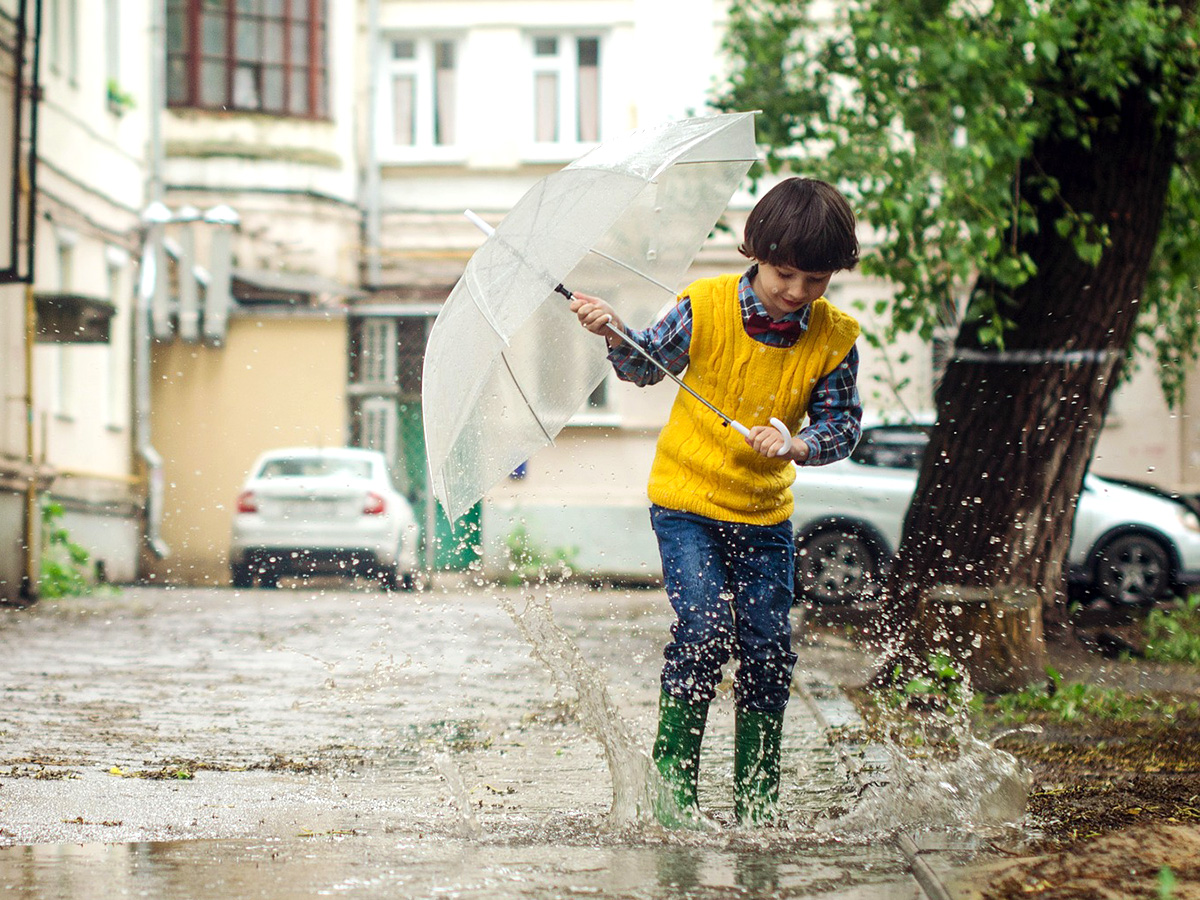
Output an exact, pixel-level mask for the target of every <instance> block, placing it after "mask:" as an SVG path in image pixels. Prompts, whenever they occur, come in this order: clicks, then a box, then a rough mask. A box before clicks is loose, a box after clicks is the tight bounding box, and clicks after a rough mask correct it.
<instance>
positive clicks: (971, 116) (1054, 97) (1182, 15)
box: [715, 0, 1200, 399]
mask: <svg viewBox="0 0 1200 900" xmlns="http://www.w3.org/2000/svg"><path fill="white" fill-rule="evenodd" d="M1191 6H1192V5H1191V4H1188V6H1187V12H1185V11H1184V7H1183V5H1181V4H1176V3H1171V2H1162V0H990V2H986V3H973V2H969V0H958V2H949V0H857V2H847V3H838V4H836V9H837V10H838V14H837V17H836V18H835V19H834V21H832V22H828V21H816V20H815V19H814V18H813V17H812V14H813V12H814V11H815V10H816V9H817V8H818V7H817V6H815V5H811V6H810V4H809V3H803V2H802V3H797V2H795V0H734V2H733V4H732V7H731V23H730V28H729V30H728V33H727V39H726V50H727V51H728V53H729V54H730V55H731V56H732V58H733V71H732V74H731V76H730V79H729V82H728V83H727V85H725V86H724V87H723V88H722V89H721V90H720V91H719V93H718V96H717V97H716V98H715V102H716V105H717V106H718V107H720V108H724V109H760V110H762V111H763V112H762V115H761V116H760V117H759V120H758V131H759V137H760V140H761V141H762V142H763V143H764V144H765V145H766V146H767V148H768V151H767V160H766V165H767V167H768V168H769V169H771V170H772V171H779V170H784V169H790V170H792V171H797V172H803V173H804V174H811V175H815V176H818V177H823V178H826V179H829V180H831V181H834V182H836V183H838V184H839V185H840V186H841V187H842V188H843V190H844V191H845V192H846V193H847V195H848V196H849V197H850V198H851V201H852V202H853V204H854V206H855V208H856V209H857V210H858V213H859V215H860V218H861V219H862V220H863V221H864V222H865V223H866V224H868V225H869V226H871V227H872V229H873V231H874V233H875V235H876V236H877V237H878V242H877V243H873V247H872V250H871V252H870V254H869V255H866V256H865V257H864V259H863V263H862V267H863V270H864V272H866V273H868V274H876V275H880V276H883V277H885V278H887V279H888V280H889V281H890V282H891V283H892V284H894V285H895V286H896V296H895V299H894V302H893V303H892V304H891V314H892V319H891V322H890V324H889V325H888V326H887V331H886V333H885V334H883V335H882V336H881V340H882V341H883V342H884V343H890V342H891V338H892V337H894V336H895V335H896V334H898V333H902V332H905V333H906V332H915V333H917V334H919V335H921V336H922V337H924V338H926V339H928V338H929V337H930V336H931V335H932V334H933V332H934V330H935V329H937V328H938V327H939V326H945V325H948V324H955V323H957V322H958V321H960V320H961V321H964V322H965V323H966V324H967V325H968V326H969V327H971V328H972V329H973V331H974V333H975V335H976V337H977V339H978V341H979V343H980V344H981V345H992V346H1003V342H1004V338H1005V335H1006V334H1007V333H1008V332H1009V331H1010V329H1011V328H1012V292H1013V291H1014V290H1015V289H1016V288H1018V287H1020V286H1021V285H1022V284H1024V283H1025V282H1026V281H1028V280H1029V279H1031V278H1033V277H1035V276H1036V274H1037V272H1036V267H1035V265H1034V262H1033V260H1032V259H1031V258H1030V257H1029V256H1028V255H1027V254H1026V253H1024V252H1023V251H1022V249H1021V247H1022V244H1021V241H1020V238H1022V237H1027V236H1030V235H1033V234H1036V233H1037V231H1038V229H1039V228H1040V227H1043V226H1052V227H1053V228H1054V229H1055V231H1056V232H1057V234H1058V235H1059V236H1061V237H1062V238H1063V239H1065V240H1067V241H1068V242H1069V243H1070V245H1071V246H1072V247H1074V249H1075V252H1076V254H1077V255H1078V256H1079V258H1080V259H1081V260H1083V261H1085V262H1086V263H1088V264H1090V265H1095V264H1096V263H1097V262H1098V261H1099V259H1100V256H1101V255H1102V253H1103V252H1104V249H1105V247H1106V246H1107V244H1108V234H1107V229H1106V227H1105V224H1104V223H1103V222H1100V221H1097V220H1096V218H1095V217H1094V216H1092V215H1090V214H1089V213H1088V212H1087V211H1082V210H1078V209H1075V208H1073V207H1072V206H1071V204H1070V203H1069V202H1067V200H1066V199H1065V198H1064V197H1063V196H1062V195H1061V193H1060V191H1059V186H1058V184H1057V183H1056V182H1055V180H1054V179H1053V178H1051V177H1049V176H1047V175H1046V174H1045V173H1044V172H1041V171H1040V170H1039V169H1038V167H1037V164H1036V153H1035V152H1034V150H1035V148H1036V146H1037V144H1038V142H1039V141H1041V140H1044V139H1047V138H1049V137H1053V138H1055V139H1057V140H1064V139H1065V140H1070V141H1073V142H1076V143H1077V144H1078V145H1080V146H1081V147H1083V148H1087V147H1090V146H1091V143H1092V140H1093V138H1094V136H1096V135H1098V134H1100V133H1102V132H1103V130H1104V129H1108V128H1110V127H1111V126H1112V123H1113V121H1114V112H1115V105H1116V103H1117V102H1118V101H1119V100H1120V98H1121V96H1122V92H1123V91H1126V90H1127V89H1129V88H1130V87H1131V86H1139V87H1143V88H1144V89H1145V90H1144V93H1145V94H1146V95H1147V96H1148V98H1149V100H1150V102H1151V103H1152V104H1154V107H1155V113H1156V115H1157V117H1158V120H1159V122H1160V123H1168V124H1169V125H1170V126H1171V127H1174V128H1176V129H1177V130H1178V131H1179V133H1180V142H1179V158H1180V164H1179V165H1178V166H1177V168H1176V171H1175V177H1174V181H1173V185H1172V189H1171V193H1170V198H1169V207H1168V209H1167V211H1166V213H1165V217H1164V226H1165V227H1164V228H1163V231H1162V235H1161V238H1160V241H1159V252H1158V255H1157V260H1156V262H1155V268H1154V270H1153V277H1152V280H1151V285H1150V289H1149V290H1148V291H1147V294H1146V296H1145V297H1143V298H1142V301H1141V307H1140V308H1141V313H1140V319H1139V328H1140V331H1141V333H1142V334H1143V335H1146V336H1150V337H1152V338H1153V340H1154V341H1155V343H1156V346H1157V348H1158V356H1159V363H1160V365H1161V367H1162V371H1163V383H1164V387H1165V388H1166V389H1167V390H1168V392H1169V393H1170V396H1171V397H1172V398H1173V399H1178V397H1179V396H1180V393H1179V392H1180V390H1181V388H1182V371H1183V369H1182V366H1183V364H1185V363H1186V362H1187V361H1188V360H1191V359H1194V358H1195V354H1196V347H1197V343H1198V341H1200V324H1198V323H1200V292H1197V291H1196V290H1195V285H1196V284H1197V283H1198V282H1200V230H1198V229H1196V228H1195V227H1194V223H1195V222H1196V221H1197V220H1198V219H1200V191H1198V190H1197V185H1196V182H1195V180H1194V179H1193V178H1192V176H1191V175H1190V174H1189V168H1188V162H1189V160H1191V159H1194V158H1195V157H1196V151H1200V129H1197V128H1196V125H1197V122H1198V121H1200V84H1198V81H1197V79H1196V77H1195V76H1196V73H1197V58H1198V54H1197V47H1198V46H1200V40H1198V38H1200V27H1198V25H1197V21H1196V17H1195V16H1194V15H1193V14H1192V8H1191ZM1039 223H1041V224H1039ZM976 279H978V281H976ZM972 283H977V284H981V285H985V286H986V288H985V289H984V290H981V291H976V292H974V293H973V294H972V295H971V296H970V297H969V298H968V299H969V309H968V310H966V311H964V310H962V309H961V307H962V305H963V300H964V295H965V294H966V293H967V288H968V285H970V284H972Z"/></svg>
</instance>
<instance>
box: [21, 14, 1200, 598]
mask: <svg viewBox="0 0 1200 900" xmlns="http://www.w3.org/2000/svg"><path fill="white" fill-rule="evenodd" d="M39 8H40V15H41V22H42V48H41V50H42V53H41V69H42V71H41V78H40V82H39V84H40V90H38V91H37V92H36V96H37V98H39V99H40V106H39V118H38V125H39V128H38V132H39V133H38V154H37V157H38V166H37V172H36V174H37V193H36V200H37V211H38V214H37V217H36V220H35V221H33V222H32V224H31V226H30V227H29V228H26V229H25V232H28V233H29V234H32V236H33V239H34V248H35V252H34V254H33V256H32V261H33V266H32V279H33V292H32V297H30V298H28V299H29V300H31V301H32V303H33V305H34V308H35V313H34V317H33V319H32V320H31V319H30V317H29V316H27V315H26V312H25V309H26V300H27V297H26V292H25V291H24V288H23V286H22V284H21V283H20V282H19V280H14V278H15V275H14V277H10V278H9V279H7V281H8V283H3V282H2V281H0V352H2V359H0V394H2V395H3V397H4V398H5V405H4V406H3V408H2V409H0V537H3V538H4V540H3V542H0V594H2V595H3V598H4V599H11V598H13V597H14V596H15V595H16V593H17V592H18V590H19V587H20V585H21V581H22V578H23V575H24V573H25V572H26V569H27V565H26V563H27V561H28V560H27V558H26V557H27V555H26V554H25V551H24V550H23V547H24V546H25V544H26V543H27V541H26V539H25V533H26V531H27V530H28V529H27V523H26V519H27V518H28V517H27V515H26V512H25V510H26V508H27V507H28V498H29V497H30V496H31V491H30V487H31V486H32V487H33V492H32V493H33V494H36V495H37V496H38V497H47V496H49V497H51V498H53V499H55V500H57V501H58V502H59V503H60V504H61V505H62V507H63V509H64V513H63V517H64V518H63V524H64V525H66V526H67V528H68V529H69V530H70V532H71V533H72V536H73V538H74V539H75V540H77V541H78V542H79V543H81V544H83V545H84V546H85V547H86V548H87V549H88V550H89V551H90V553H91V554H92V560H93V563H92V564H93V567H95V566H96V565H97V564H99V567H100V568H101V569H102V574H103V575H104V576H105V577H108V578H111V579H113V580H121V581H124V580H131V579H133V578H136V577H146V578H153V579H154V580H160V581H170V582H173V581H178V582H189V583H192V582H195V583H220V582H223V581H224V580H225V579H226V577H227V575H228V571H227V553H228V537H229V524H230V521H229V520H230V516H231V514H232V513H231V509H230V505H231V503H232V500H233V498H234V497H235V496H236V492H237V489H238V486H239V485H240V482H241V480H242V478H243V477H244V475H245V470H246V468H247V467H248V466H249V465H250V463H251V461H252V460H253V458H254V457H255V456H256V455H257V454H258V453H259V452H261V451H262V450H265V449H269V448H270V447H273V446H283V445H285V444H286V445H293V444H298V443H339V444H340V443H351V444H359V445H363V446H368V447H374V448H378V449H381V450H383V451H384V452H385V453H386V454H387V455H388V457H389V458H390V459H391V461H392V466H393V474H394V477H395V480H396V482H397V484H398V486H399V487H400V488H401V489H402V490H403V491H404V492H405V493H406V494H408V495H409V496H410V498H412V500H413V501H414V505H415V506H416V508H417V511H418V516H419V518H420V519H421V520H422V522H424V523H425V525H426V528H425V531H426V535H427V538H429V539H430V540H429V548H428V553H427V561H428V563H429V564H430V565H434V566H439V567H442V566H447V567H464V566H469V565H479V566H481V567H482V568H483V569H484V570H485V571H487V572H488V573H489V574H493V575H498V576H502V575H505V574H506V573H507V572H508V567H509V565H510V564H511V563H512V559H511V556H512V552H513V550H512V548H513V546H514V543H516V542H519V541H523V542H525V544H526V546H527V549H532V550H534V551H538V552H540V554H541V555H543V556H546V557H555V556H559V557H565V558H567V559H569V560H570V561H571V562H572V563H573V564H574V565H575V566H576V567H578V568H579V569H581V570H586V571H589V572H594V573H596V574H597V575H598V576H601V577H605V576H612V577H621V578H626V577H633V578H640V577H646V578H650V577H653V576H654V575H655V573H656V571H657V560H656V554H655V550H654V545H653V538H652V536H651V533H650V529H649V524H648V518H647V515H646V499H645V483H646V478H647V475H648V472H649V466H650V460H651V457H652V454H653V448H654V443H655V439H656V437H657V433H658V430H659V428H660V427H661V425H662V424H663V422H664V421H665V420H666V416H667V412H668V410H669V406H670V402H671V398H672V396H673V391H672V389H671V388H670V387H669V386H664V385H659V386H656V387H654V388H649V389H645V390H639V389H636V388H632V387H630V386H629V385H626V384H623V383H620V382H618V381H617V380H616V379H615V378H610V379H609V380H608V381H606V382H605V383H604V384H603V385H602V386H601V388H600V389H599V390H598V391H597V392H596V393H595V394H593V396H592V398H591V399H590V401H589V402H588V404H587V405H586V406H585V408H583V409H581V410H580V411H579V413H578V415H576V416H575V418H574V419H573V420H572V422H571V423H570V424H569V425H568V426H567V427H566V428H565V429H564V430H563V432H562V433H561V434H560V435H559V437H558V439H557V441H556V443H555V445H554V446H552V447H549V448H547V449H546V450H544V451H542V452H541V453H539V454H537V455H536V457H535V458H533V459H531V460H529V461H528V463H527V464H526V465H525V466H523V467H522V468H521V470H520V471H518V472H516V473H514V477H512V478H510V479H507V480H506V481H504V482H503V483H501V484H499V485H497V486H496V487H495V488H494V489H493V490H492V491H491V492H490V493H489V494H488V496H487V497H485V499H484V501H483V502H482V503H481V504H480V505H479V507H478V508H477V509H476V510H474V511H473V512H472V513H471V514H470V515H468V516H467V517H466V520H465V521H463V522H459V523H456V525H455V526H454V527H452V526H451V524H450V523H448V522H446V521H445V520H444V517H442V516H441V515H440V512H439V511H438V510H437V509H436V508H434V506H433V505H431V503H430V501H429V489H428V484H427V477H426V472H425V463H424V442H423V434H422V428H421V413H422V411H421V383H420V373H421V367H422V363H423V360H424V349H425V341H426V336H427V334H428V331H429V328H430V325H431V323H432V321H433V319H434V317H435V316H436V314H437V312H438V310H439V308H440V305H441V303H442V301H443V300H444V299H445V297H446V296H447V295H448V294H449V292H450V290H451V289H452V287H453V285H454V284H455V282H456V281H457V279H458V277H459V276H460V274H461V273H462V271H463V267H464V265H465V263H466V261H467V259H468V258H469V257H470V255H471V253H472V251H473V250H474V249H475V248H476V247H477V246H478V245H479V243H480V242H481V241H482V239H483V236H482V235H481V234H480V233H479V232H478V231H477V230H476V229H475V227H474V226H473V225H471V223H470V222H469V221H468V220H467V219H466V218H465V217H464V215H463V211H464V210H466V209H471V210H473V211H475V212H476V213H478V214H479V215H480V216H482V217H483V218H484V219H485V220H488V221H491V222H493V223H494V222H497V221H499V220H500V219H501V218H502V217H503V216H504V215H505V213H506V212H507V211H508V210H509V209H510V208H511V207H512V206H513V205H514V204H515V203H516V202H517V200H518V199H519V198H520V197H521V196H522V195H523V194H524V193H525V192H526V191H527V190H528V189H529V188H530V187H531V186H532V185H533V184H534V183H535V182H536V181H537V180H538V179H540V178H541V177H543V176H545V175H547V174H549V173H551V172H554V171H556V170H557V169H559V168H561V167H562V166H563V165H565V164H567V163H569V162H570V161H571V160H573V159H575V158H577V157H578V156H580V155H581V154H582V153H584V152H586V151H587V150H588V149H590V148H591V147H593V146H595V145H596V144H597V143H598V142H600V141H603V140H605V139H606V138H610V137H614V136H617V135H620V134H623V133H625V132H627V131H628V130H630V129H632V128H636V127H639V126H647V125H652V124H656V123H659V122H662V121H666V120H669V119H676V118H682V117H684V116H687V115H691V114H703V113H704V112H705V111H706V99H707V97H708V96H709V93H710V91H711V89H712V87H713V85H714V84H715V83H716V82H717V80H719V79H720V77H721V65H722V64H721V58H722V54H721V39H722V34H723V30H724V23H725V20H726V15H727V0H691V2H689V4H687V9H686V12H682V13H681V10H680V8H679V6H678V5H672V4H664V3H660V2H656V0H567V2H563V0H355V2H345V3H334V2H333V0H247V2H237V3H234V2H232V0H230V2H215V3H214V2H211V0H103V2H100V0H97V2H90V0H89V2H85V0H40V7H39V4H38V3H37V0H0V24H3V25H4V27H5V28H7V29H8V30H9V31H10V32H12V33H13V34H15V32H16V30H17V26H16V24H15V23H16V21H17V18H18V12H19V11H20V10H22V9H24V10H25V11H26V13H27V15H32V14H34V12H35V11H36V10H37V9H39ZM0 43H2V44H3V47H2V48H0V49H3V52H4V53H7V54H8V56H7V57H3V59H4V60H5V62H4V65H6V66H7V68H6V70H5V78H6V79H7V80H5V81H3V84H4V85H8V86H9V87H8V88H0V90H3V89H7V90H8V91H9V95H8V96H7V97H5V96H0V101H4V100H6V99H7V100H14V99H15V97H16V93H17V91H16V87H15V86H16V84H17V72H18V70H19V69H20V65H19V60H18V55H19V54H17V53H15V52H14V50H13V47H14V46H15V45H14V44H13V42H12V41H4V42H0ZM25 44H26V46H29V44H30V41H29V40H26V42H25ZM32 96H33V95H31V97H32ZM13 108H14V104H13V103H10V102H0V132H2V133H4V134H9V133H13V134H16V133H18V130H14V129H13V128H12V127H10V126H12V125H13V124H14V123H13V122H12V121H11V116H12V115H13V114H14V113H13V111H12V110H13ZM28 108H29V107H28V105H27V106H26V110H28ZM6 116H7V117H9V119H5V118H4V117H6ZM28 132H29V129H28V128H26V129H25V131H21V132H20V133H21V134H22V135H25V137H23V138H22V140H24V141H26V144H27V143H28V137H29V134H28ZM22 146H25V145H23V144H21V143H20V142H18V143H17V144H16V145H14V146H13V147H11V148H9V155H8V157H5V158H4V159H2V160H0V162H3V163H4V164H5V166H6V168H5V174H6V175H7V176H11V177H9V178H8V182H9V184H10V187H9V194H10V196H8V197H5V198H0V199H12V197H14V196H15V197H17V198H18V199H20V197H21V196H23V195H22V194H21V190H22V184H24V183H26V182H28V180H29V179H28V176H29V175H30V171H29V167H28V166H23V165H22V163H21V160H20V158H19V157H20V155H21V148H22ZM22 179H25V180H24V181H23V180H22ZM753 201H754V197H753V196H751V195H750V194H749V193H746V192H739V193H738V194H736V195H735V196H734V198H733V200H732V202H731V204H730V208H729V211H728V212H727V214H726V216H725V218H724V225H726V226H728V230H722V231H718V232H716V233H714V235H713V236H712V238H711V239H710V241H709V243H708V244H707V245H706V246H705V247H704V248H703V249H702V251H701V252H700V254H699V256H698V257H697V259H696V262H695V264H694V266H693V269H692V271H691V273H689V276H690V277H701V276H704V275H709V274H715V273H717V272H723V271H736V270H738V269H740V268H741V267H743V266H744V265H745V260H744V259H742V258H741V257H740V256H739V255H738V254H737V252H736V244H737V240H736V235H737V234H738V233H740V229H741V224H742V219H743V218H744V216H745V214H746V212H747V211H748V209H749V208H750V206H751V205H752V203H753ZM18 224H19V222H18ZM18 230H20V229H18ZM21 240H22V241H24V243H22V244H21V246H22V247H25V246H28V234H25V235H24V236H23V237H22V238H21ZM0 262H2V261H0ZM2 271H3V266H0V272H2ZM680 286H681V287H682V285H680ZM585 289H586V288H585ZM887 295H888V289H887V286H886V285H884V284H881V283H877V282H872V281H870V280H869V279H866V278H864V277H863V276H861V274H859V273H849V274H846V275H843V276H840V277H839V278H838V279H837V280H836V281H835V284H834V287H833V288H832V289H831V293H830V298H831V299H832V300H833V301H834V302H835V303H837V304H838V305H840V306H843V307H844V308H846V309H848V310H850V311H852V312H854V313H855V314H856V315H859V316H860V318H862V319H863V321H864V323H865V324H866V325H867V326H868V327H870V326H871V325H872V324H873V317H874V316H875V311H874V307H875V301H876V300H878V299H884V298H886V297H887ZM30 322H32V324H33V328H32V329H30V328H27V327H26V326H27V323H30ZM27 334H29V335H32V336H33V338H34V339H33V340H32V341H31V342H27V340H26V335H27ZM27 346H28V348H29V349H28V352H27V350H26V347H27ZM861 350H862V355H863V361H862V372H861V379H860V385H861V388H862V391H863V395H864V401H865V403H866V406H867V409H868V417H869V418H880V419H883V418H893V419H894V418H899V417H903V416H905V415H909V414H913V413H916V414H921V413H927V412H928V411H929V409H930V406H931V398H932V383H933V372H934V361H933V356H934V354H933V353H932V352H931V351H930V349H929V348H928V347H926V346H924V345H923V344H921V343H920V342H919V341H917V340H916V339H915V338H913V339H906V340H905V341H902V342H901V345H900V346H892V347H889V348H886V349H885V350H882V351H877V350H874V349H872V348H869V347H866V346H861ZM447 364H453V361H452V360H451V361H447ZM27 370H28V371H29V372H30V373H31V374H32V377H31V378H27V377H26V371H27ZM1198 378H1200V375H1197V374H1196V373H1193V375H1192V378H1191V381H1190V382H1189V390H1188V393H1187V400H1186V401H1185V405H1184V407H1183V408H1181V409H1179V410H1175V411H1170V410H1168V409H1167V408H1166V406H1165V403H1164V402H1163V401H1162V395H1161V392H1160V391H1159V390H1158V388H1157V383H1156V381H1155V375H1154V372H1153V371H1152V369H1151V367H1150V366H1149V364H1146V365H1143V367H1142V369H1141V371H1140V372H1139V373H1138V374H1137V375H1136V376H1135V377H1134V378H1133V379H1131V381H1130V382H1129V383H1128V384H1126V385H1125V386H1124V387H1122V389H1121V391H1120V392H1119V394H1118V396H1117V398H1116V400H1115V402H1114V405H1113V410H1112V413H1111V415H1110V416H1109V421H1108V422H1107V424H1106V427H1105V430H1104V433H1103V436H1102V438H1101V441H1100V446H1099V449H1098V452H1097V455H1096V459H1095V462H1094V469H1095V471H1097V472H1100V473H1102V474H1113V475H1119V476H1122V477H1127V478H1138V479H1141V480H1146V481H1152V482H1155V483H1157V484H1160V485H1161V486H1164V487H1167V488H1170V489H1174V490H1181V491H1190V492H1195V491H1200V425H1198V424H1197V422H1198V414H1200V383H1198V382H1197V379H1198ZM93 574H95V573H93Z"/></svg>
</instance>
